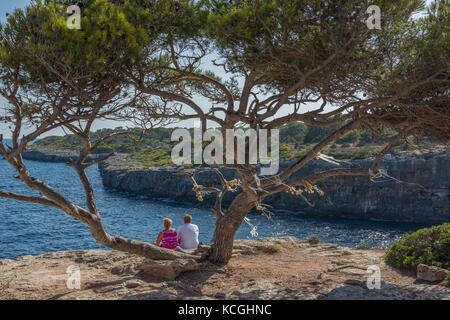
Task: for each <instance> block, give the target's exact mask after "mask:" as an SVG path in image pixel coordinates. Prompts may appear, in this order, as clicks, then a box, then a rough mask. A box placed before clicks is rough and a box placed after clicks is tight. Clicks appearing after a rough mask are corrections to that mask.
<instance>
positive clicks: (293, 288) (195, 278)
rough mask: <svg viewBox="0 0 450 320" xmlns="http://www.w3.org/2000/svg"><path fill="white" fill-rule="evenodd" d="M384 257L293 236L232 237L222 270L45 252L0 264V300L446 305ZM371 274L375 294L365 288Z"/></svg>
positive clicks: (448, 296)
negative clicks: (352, 301) (376, 279)
mask: <svg viewBox="0 0 450 320" xmlns="http://www.w3.org/2000/svg"><path fill="white" fill-rule="evenodd" d="M384 254H385V251H384V250H379V249H376V250H358V249H351V248H344V247H340V246H337V245H333V244H310V243H308V241H301V240H298V239H296V238H294V237H280V238H265V239H258V240H237V241H236V242H235V246H234V251H233V257H232V259H231V260H230V262H229V263H228V265H226V266H222V267H219V266H215V265H213V264H210V263H208V262H203V263H196V262H194V261H189V260H181V261H164V260H159V261H149V260H147V259H145V258H142V257H137V256H135V255H130V254H126V253H123V252H118V251H105V250H78V251H65V252H52V253H45V254H42V255H39V256H23V257H19V258H17V259H15V260H0V299H83V300H104V299H132V300H139V299H230V300H238V299H245V300H247V299H251V300H258V299H265V300H266V299H328V300H339V299H346V300H347V299H356V300H367V299H369V300H370V299H383V300H398V299H406V300H423V299H425V300H426V299H433V300H434V299H443V300H450V289H449V288H448V287H445V286H444V285H443V284H442V283H441V284H439V283H430V282H426V281H423V280H417V279H416V275H415V273H414V272H405V271H402V270H397V269H395V268H393V267H391V266H390V265H387V264H386V263H385V262H384V260H383V257H384ZM74 270H79V271H80V272H79V275H80V282H79V283H80V286H79V289H78V288H77V287H76V286H75V287H74V285H75V284H76V281H74V278H73V276H74V273H73V271H74ZM374 270H379V275H380V287H379V289H377V288H376V287H375V288H373V289H370V288H371V285H370V284H372V283H373V282H371V281H369V283H368V280H370V279H369V276H371V275H375V273H374V272H375V271H374ZM68 284H69V286H68ZM368 284H369V285H368ZM69 287H70V288H69Z"/></svg>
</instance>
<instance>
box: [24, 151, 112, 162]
mask: <svg viewBox="0 0 450 320" xmlns="http://www.w3.org/2000/svg"><path fill="white" fill-rule="evenodd" d="M105 155H106V154H91V155H89V156H88V157H87V159H86V161H92V160H95V159H97V158H101V157H103V156H105ZM22 156H23V158H24V159H26V160H33V161H42V162H69V161H73V160H76V159H77V157H78V153H77V152H75V151H70V150H56V149H42V148H33V149H29V150H26V151H24V152H23V153H22Z"/></svg>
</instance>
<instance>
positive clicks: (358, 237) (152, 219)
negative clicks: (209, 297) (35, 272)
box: [0, 160, 424, 259]
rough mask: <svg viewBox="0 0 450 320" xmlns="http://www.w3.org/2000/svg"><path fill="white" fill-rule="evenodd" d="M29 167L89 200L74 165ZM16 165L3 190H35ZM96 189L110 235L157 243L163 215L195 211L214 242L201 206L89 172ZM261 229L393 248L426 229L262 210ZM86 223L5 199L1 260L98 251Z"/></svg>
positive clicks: (3, 177)
mask: <svg viewBox="0 0 450 320" xmlns="http://www.w3.org/2000/svg"><path fill="white" fill-rule="evenodd" d="M26 163H27V167H28V169H29V171H30V172H31V173H32V174H33V175H34V176H35V177H37V178H39V179H41V180H43V181H45V182H46V183H48V184H49V185H51V186H52V187H54V188H55V189H56V190H57V191H59V192H60V193H62V194H63V195H64V196H66V197H68V198H69V199H70V200H72V201H73V202H75V203H77V204H78V205H83V204H84V198H83V190H82V186H81V183H80V182H79V180H78V178H77V176H76V174H75V172H74V171H73V169H71V168H69V167H67V166H66V165H65V164H62V163H43V162H34V161H27V162H26ZM13 174H14V172H13V170H12V168H11V167H10V166H9V164H7V163H6V162H5V161H3V160H0V190H7V191H12V192H16V193H23V194H33V195H37V194H36V193H33V192H31V191H30V190H29V189H28V188H27V187H26V186H25V185H24V184H23V183H22V182H21V181H19V180H17V179H14V178H13V177H12V176H13ZM88 174H89V177H90V179H91V181H92V184H93V186H94V190H95V192H96V193H95V196H96V200H97V205H98V208H99V210H100V212H101V215H102V217H103V220H104V226H105V229H106V231H107V232H109V233H110V234H117V235H121V236H124V237H130V238H133V239H137V240H142V241H151V242H153V241H155V239H156V236H157V233H158V232H159V231H160V230H161V229H162V219H163V218H164V217H169V218H171V219H172V220H173V221H174V224H175V226H178V225H180V224H181V223H182V221H183V216H184V214H186V213H190V214H191V215H192V216H193V219H194V223H196V224H197V225H198V226H199V228H200V241H203V242H204V243H210V242H211V238H212V234H213V230H214V222H215V220H214V219H213V213H212V212H211V211H210V210H209V209H207V208H204V207H201V206H200V205H199V204H191V203H176V202H173V201H168V200H164V199H150V198H148V197H144V196H135V195H130V194H126V193H120V192H116V191H113V190H107V189H106V188H105V187H104V186H103V184H102V181H101V177H100V173H99V170H98V169H97V168H96V167H92V168H90V169H89V171H88ZM248 217H249V219H250V222H251V223H252V224H253V225H255V226H256V227H257V229H256V231H257V233H258V235H257V237H271V236H284V235H290V236H295V237H298V238H300V239H305V238H308V237H309V236H312V235H316V236H318V237H320V238H321V239H322V240H323V241H325V242H329V243H335V244H339V245H342V246H347V247H354V246H357V245H358V244H360V243H366V244H368V245H370V246H377V247H378V246H389V245H390V244H391V243H392V242H393V241H395V240H396V239H398V238H400V237H401V236H402V235H404V234H405V233H410V232H413V231H415V230H417V229H420V228H422V227H424V226H423V225H418V224H411V223H396V222H385V221H367V220H357V219H347V218H342V217H340V216H339V213H338V212H337V213H336V215H333V216H330V217H315V216H311V215H305V214H302V213H300V212H283V211H275V212H274V216H273V222H269V221H268V220H267V218H265V217H263V216H261V215H259V214H258V213H256V212H255V213H250V214H249V215H248ZM251 229H252V228H251V227H250V226H249V225H248V224H246V223H244V224H243V225H242V226H241V228H240V229H239V230H238V232H237V234H236V238H239V239H245V238H252V236H251V235H250V231H251ZM99 248H104V247H103V246H101V245H100V244H98V243H97V242H95V241H94V240H93V239H92V238H91V236H90V234H89V230H88V228H87V226H86V225H85V224H83V223H81V222H79V221H76V220H74V219H73V218H71V217H70V216H68V215H66V214H65V213H64V212H62V211H59V210H57V209H54V208H47V207H44V206H41V205H37V204H28V203H23V202H17V201H14V200H10V199H3V198H0V259H2V258H3V259H5V258H15V257H18V256H21V255H27V254H31V255H37V254H41V253H44V252H48V251H59V250H75V249H99Z"/></svg>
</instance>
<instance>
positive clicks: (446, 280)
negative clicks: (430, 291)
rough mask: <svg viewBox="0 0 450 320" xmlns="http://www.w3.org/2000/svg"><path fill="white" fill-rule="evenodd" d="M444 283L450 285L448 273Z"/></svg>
mask: <svg viewBox="0 0 450 320" xmlns="http://www.w3.org/2000/svg"><path fill="white" fill-rule="evenodd" d="M445 283H446V284H447V285H448V286H450V274H448V275H447V276H446V277H445Z"/></svg>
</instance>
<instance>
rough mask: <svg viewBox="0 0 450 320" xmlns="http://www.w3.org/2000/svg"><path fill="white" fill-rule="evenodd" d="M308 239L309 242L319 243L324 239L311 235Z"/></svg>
mask: <svg viewBox="0 0 450 320" xmlns="http://www.w3.org/2000/svg"><path fill="white" fill-rule="evenodd" d="M307 241H308V243H309V244H319V243H322V240H320V238H319V237H316V236H311V237H309V238H308V240H307Z"/></svg>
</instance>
